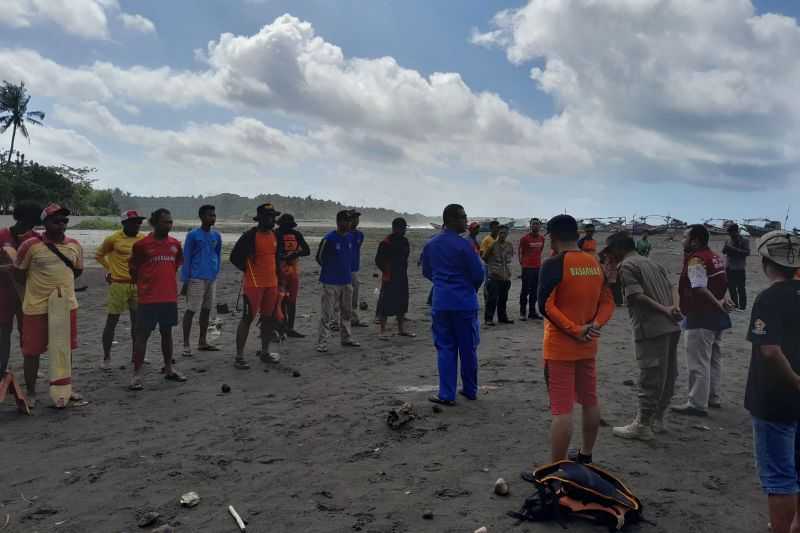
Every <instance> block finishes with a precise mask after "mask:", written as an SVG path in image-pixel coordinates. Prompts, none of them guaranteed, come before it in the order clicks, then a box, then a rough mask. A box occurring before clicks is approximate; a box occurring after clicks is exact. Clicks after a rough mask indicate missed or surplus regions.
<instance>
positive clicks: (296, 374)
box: [292, 370, 300, 378]
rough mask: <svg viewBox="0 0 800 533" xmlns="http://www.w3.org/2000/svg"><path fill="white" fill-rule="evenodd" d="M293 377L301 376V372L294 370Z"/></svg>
mask: <svg viewBox="0 0 800 533" xmlns="http://www.w3.org/2000/svg"><path fill="white" fill-rule="evenodd" d="M292 377H293V378H299V377H300V372H298V371H297V370H295V371H293V372H292Z"/></svg>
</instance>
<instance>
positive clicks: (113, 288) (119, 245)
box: [94, 210, 144, 370]
mask: <svg viewBox="0 0 800 533" xmlns="http://www.w3.org/2000/svg"><path fill="white" fill-rule="evenodd" d="M143 220H144V217H143V216H141V215H139V213H138V212H137V211H133V210H131V211H125V212H124V213H122V220H121V223H122V229H121V230H118V231H115V232H114V233H112V234H111V235H109V236H108V237H106V239H105V240H104V241H103V244H101V245H100V247H99V248H97V252H95V254H94V258H95V260H96V261H97V263H98V264H100V265H101V266H102V267H103V268H104V269H105V270H106V283H108V303H107V306H108V316H107V317H106V325H105V328H104V329H103V361H102V363H101V364H100V368H102V369H103V370H110V369H111V347H112V346H113V344H114V332H115V330H116V329H117V324H118V323H119V317H120V315H121V314H123V313H125V312H128V313H129V314H130V319H131V341H133V337H134V332H135V331H136V307H137V305H138V299H137V296H136V285H134V284H133V283H131V275H130V270H129V267H128V262H129V261H130V259H131V253H132V251H133V245H134V244H136V243H137V242H138V241H140V240H141V239H143V238H144V235H142V234H141V233H139V230H140V229H141V227H142V221H143ZM132 349H133V348H131V350H132Z"/></svg>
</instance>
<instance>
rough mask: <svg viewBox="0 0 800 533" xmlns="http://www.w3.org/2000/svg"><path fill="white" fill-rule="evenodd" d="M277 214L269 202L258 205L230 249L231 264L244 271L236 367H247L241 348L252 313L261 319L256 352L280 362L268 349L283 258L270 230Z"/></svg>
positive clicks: (277, 300)
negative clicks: (252, 224)
mask: <svg viewBox="0 0 800 533" xmlns="http://www.w3.org/2000/svg"><path fill="white" fill-rule="evenodd" d="M278 215H280V212H279V211H276V210H275V208H274V207H273V205H272V204H261V205H260V206H258V209H257V210H256V216H255V217H253V220H255V221H256V222H258V226H256V227H255V228H251V229H249V230H247V231H246V232H245V233H244V234H243V235H242V236H241V237H239V240H238V241H236V244H235V245H234V247H233V250H232V251H231V263H233V266H235V267H236V268H238V269H239V270H241V271H242V272H244V282H243V283H242V285H243V289H242V294H243V295H244V312H243V313H242V319H241V320H240V321H239V327H238V328H237V329H236V360H235V361H234V364H233V366H234V367H236V368H238V369H240V370H248V369H249V368H250V365H249V364H248V363H247V361H246V360H245V357H244V349H245V347H246V346H247V337H248V336H249V335H250V326H251V325H252V324H253V320H255V317H256V314H258V315H260V318H261V350H259V352H258V354H259V356H260V357H261V359H262V360H263V361H270V362H273V363H278V362H280V355H279V354H277V353H274V352H270V351H269V343H270V341H271V340H272V333H273V331H275V327H276V325H277V316H278V314H279V309H278V306H279V305H280V304H279V290H280V289H279V287H278V265H279V264H280V261H281V258H282V257H283V248H282V246H281V241H280V240H279V239H278V237H277V235H276V234H275V231H273V228H275V217H277V216H278Z"/></svg>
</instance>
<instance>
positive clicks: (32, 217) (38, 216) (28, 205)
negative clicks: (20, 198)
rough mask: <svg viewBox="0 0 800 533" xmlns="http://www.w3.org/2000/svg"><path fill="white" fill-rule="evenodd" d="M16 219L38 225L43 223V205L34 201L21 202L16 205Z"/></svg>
mask: <svg viewBox="0 0 800 533" xmlns="http://www.w3.org/2000/svg"><path fill="white" fill-rule="evenodd" d="M14 220H16V221H17V222H22V223H26V224H30V225H32V226H38V225H39V224H41V223H42V206H40V205H38V204H34V203H33V202H20V203H19V204H17V205H15V206H14Z"/></svg>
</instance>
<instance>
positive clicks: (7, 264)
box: [0, 203, 42, 380]
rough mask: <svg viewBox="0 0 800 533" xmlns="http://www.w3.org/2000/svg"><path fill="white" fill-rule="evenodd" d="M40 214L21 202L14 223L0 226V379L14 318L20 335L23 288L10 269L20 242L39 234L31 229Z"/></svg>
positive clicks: (37, 222)
mask: <svg viewBox="0 0 800 533" xmlns="http://www.w3.org/2000/svg"><path fill="white" fill-rule="evenodd" d="M41 213H42V208H41V207H40V206H38V205H34V204H25V203H20V204H19V205H18V206H16V207H15V208H14V220H15V221H16V223H15V224H14V225H13V226H11V227H10V228H3V229H0V380H2V379H3V377H4V376H5V373H6V368H7V367H8V359H9V355H10V353H11V330H12V329H13V325H14V318H15V317H16V319H17V331H19V332H20V338H22V300H21V298H20V296H21V295H22V287H21V286H19V285H17V284H16V282H15V281H14V276H13V272H12V270H13V266H14V260H15V259H16V255H17V254H16V251H17V249H18V248H19V247H20V245H21V244H22V243H23V242H25V241H26V240H28V239H30V238H31V237H33V236H34V235H38V234H37V233H36V232H35V231H33V228H34V227H35V226H37V225H38V224H41Z"/></svg>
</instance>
